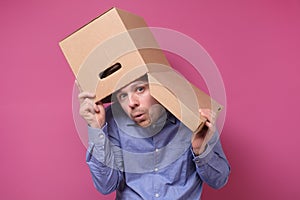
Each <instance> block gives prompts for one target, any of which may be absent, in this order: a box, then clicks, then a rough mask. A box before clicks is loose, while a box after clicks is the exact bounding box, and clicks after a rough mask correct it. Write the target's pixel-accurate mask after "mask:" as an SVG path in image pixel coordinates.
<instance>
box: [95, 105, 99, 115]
mask: <svg viewBox="0 0 300 200" xmlns="http://www.w3.org/2000/svg"><path fill="white" fill-rule="evenodd" d="M94 110H95V112H96V113H100V109H99V106H98V105H97V104H94Z"/></svg>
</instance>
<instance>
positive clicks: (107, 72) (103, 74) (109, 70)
mask: <svg viewBox="0 0 300 200" xmlns="http://www.w3.org/2000/svg"><path fill="white" fill-rule="evenodd" d="M121 67H122V66H121V64H120V63H116V64H114V65H112V66H110V67H109V68H107V69H106V70H104V71H103V72H100V73H99V78H100V79H104V78H106V77H108V76H110V75H111V74H113V73H115V72H116V71H118V70H119V69H121Z"/></svg>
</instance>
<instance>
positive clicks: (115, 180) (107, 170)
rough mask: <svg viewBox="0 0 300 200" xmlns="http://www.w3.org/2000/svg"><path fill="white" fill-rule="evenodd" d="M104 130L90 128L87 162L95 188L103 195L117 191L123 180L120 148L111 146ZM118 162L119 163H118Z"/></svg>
mask: <svg viewBox="0 0 300 200" xmlns="http://www.w3.org/2000/svg"><path fill="white" fill-rule="evenodd" d="M105 129H106V126H105V127H104V129H95V128H91V127H89V128H88V132H89V147H88V151H87V155H86V162H87V164H88V166H89V168H90V172H91V174H92V179H93V182H94V185H95V187H96V188H97V190H98V191H99V192H101V193H102V194H109V193H111V192H113V191H114V190H116V189H117V188H118V187H119V185H120V183H121V182H122V180H123V176H122V173H121V171H120V168H122V159H121V157H122V155H121V154H120V153H121V152H120V150H119V148H117V146H115V145H113V144H111V142H110V139H108V138H109V137H108V135H107V134H105V133H104V130H105ZM117 161H118V162H117Z"/></svg>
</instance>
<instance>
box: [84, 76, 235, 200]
mask: <svg viewBox="0 0 300 200" xmlns="http://www.w3.org/2000/svg"><path fill="white" fill-rule="evenodd" d="M78 98H79V100H80V103H81V105H80V114H81V116H82V117H83V118H84V119H85V121H86V122H87V123H88V125H89V126H88V133H89V148H88V151H87V158H86V161H87V164H88V166H89V168H90V171H91V174H92V178H93V182H94V185H95V187H96V188H97V190H98V191H100V192H101V193H103V194H108V193H111V192H113V191H116V199H122V200H124V199H130V200H135V199H145V200H148V199H172V200H173V199H183V200H187V199H199V198H200V196H201V192H202V184H203V182H205V183H207V184H208V185H210V186H211V187H213V188H217V189H218V188H221V187H223V186H224V185H225V184H226V182H227V179H228V176H229V172H230V167H229V164H228V161H227V160H226V157H225V155H224V152H223V150H222V147H221V144H220V142H219V140H218V133H217V132H216V125H215V121H216V114H215V113H214V112H212V111H211V110H209V109H203V110H200V111H199V112H200V114H201V115H202V116H204V117H206V118H207V119H208V120H207V121H206V123H205V128H203V129H202V130H201V132H200V133H192V132H191V131H190V130H189V129H188V128H187V127H185V126H184V125H183V124H182V123H181V122H180V121H179V120H178V119H176V118H175V117H174V116H173V115H172V114H171V113H170V112H168V111H167V110H166V109H165V108H164V107H163V106H162V105H160V104H159V102H158V101H156V100H155V99H154V98H153V97H152V96H151V95H150V91H149V85H148V81H147V78H146V77H142V78H140V79H138V80H136V81H133V82H132V83H130V84H129V85H127V86H125V87H123V88H121V89H120V90H119V91H117V92H116V93H115V94H114V95H113V98H114V103H113V104H112V105H111V106H108V107H107V108H104V106H103V104H101V103H97V104H95V103H94V101H93V98H95V95H94V94H91V93H88V92H81V93H80V94H79V96H78Z"/></svg>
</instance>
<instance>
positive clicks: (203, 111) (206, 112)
mask: <svg viewBox="0 0 300 200" xmlns="http://www.w3.org/2000/svg"><path fill="white" fill-rule="evenodd" d="M199 112H200V115H202V116H203V117H205V118H207V120H208V121H210V122H212V123H214V122H215V121H216V113H215V112H214V111H212V110H210V109H199Z"/></svg>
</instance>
